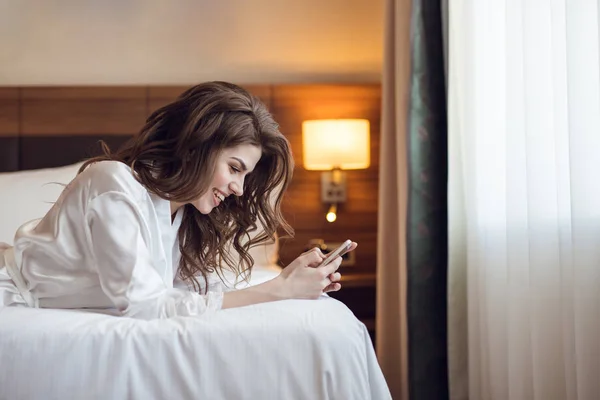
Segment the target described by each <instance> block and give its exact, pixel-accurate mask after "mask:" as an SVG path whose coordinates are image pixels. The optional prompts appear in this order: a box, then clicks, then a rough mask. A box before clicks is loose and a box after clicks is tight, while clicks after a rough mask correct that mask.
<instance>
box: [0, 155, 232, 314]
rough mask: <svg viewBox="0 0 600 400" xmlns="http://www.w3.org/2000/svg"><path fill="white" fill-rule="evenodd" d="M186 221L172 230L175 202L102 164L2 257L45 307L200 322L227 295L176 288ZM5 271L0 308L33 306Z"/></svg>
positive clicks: (117, 167)
mask: <svg viewBox="0 0 600 400" xmlns="http://www.w3.org/2000/svg"><path fill="white" fill-rule="evenodd" d="M182 214H183V208H182V209H180V210H179V211H178V212H177V214H176V216H175V219H174V221H173V223H171V209H170V203H169V201H167V200H163V199H161V198H160V197H158V196H156V195H154V194H152V193H150V192H148V190H146V189H145V188H144V187H143V186H142V185H141V184H140V183H139V182H138V181H137V180H136V179H135V178H134V176H133V175H132V172H131V170H130V168H129V167H128V166H126V165H125V164H123V163H120V162H116V161H103V162H99V163H95V164H93V165H91V166H89V167H88V168H86V169H85V170H84V171H83V172H82V173H81V174H79V175H78V176H77V177H76V178H75V179H74V180H73V181H72V182H71V183H70V184H69V185H68V186H67V187H66V188H65V190H64V191H63V193H62V194H61V196H60V197H59V199H58V200H57V202H56V203H55V204H54V206H53V207H52V208H51V209H50V211H49V212H48V214H46V216H44V218H42V219H41V220H35V221H31V222H29V223H26V224H24V225H23V226H22V227H21V228H19V230H18V231H17V233H16V235H15V240H14V248H13V249H8V250H5V251H4V252H6V251H12V252H13V254H14V268H16V270H17V271H20V273H21V275H22V277H23V278H24V281H25V282H26V286H27V289H28V291H29V293H31V295H32V297H33V298H34V299H35V302H36V303H37V304H39V307H47V308H112V307H115V308H116V309H118V310H119V311H120V312H121V314H122V315H124V316H129V317H134V318H141V319H154V318H169V317H173V316H177V315H188V316H190V315H201V314H205V313H207V312H211V311H215V310H218V309H220V308H221V306H222V301H223V287H222V285H221V283H220V281H219V280H215V279H213V280H212V284H210V285H209V291H208V293H207V294H206V295H200V294H198V293H195V292H193V291H191V290H189V289H187V288H186V286H185V284H183V285H181V283H182V282H180V281H178V279H177V271H178V265H179V259H180V252H179V243H178V240H177V230H178V228H179V226H180V224H181V219H182ZM7 254H8V253H7ZM2 255H3V251H2V249H0V258H2ZM11 256H12V254H11ZM4 258H6V259H8V257H4ZM11 258H12V257H11ZM3 264H4V263H0V267H1V268H0V306H1V305H5V306H7V305H25V304H27V302H26V301H25V298H24V297H23V296H22V293H21V292H20V291H19V290H18V289H17V287H16V286H15V282H14V281H13V280H11V279H10V276H9V273H8V272H9V271H7V267H6V266H4V267H2V266H3ZM12 271H13V272H14V270H12ZM13 277H14V273H13ZM200 282H202V280H200ZM27 296H28V295H27ZM27 296H26V297H27Z"/></svg>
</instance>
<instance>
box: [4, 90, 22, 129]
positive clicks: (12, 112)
mask: <svg viewBox="0 0 600 400" xmlns="http://www.w3.org/2000/svg"><path fill="white" fill-rule="evenodd" d="M18 133H19V89H18V88H0V136H12V137H16V136H17V135H18Z"/></svg>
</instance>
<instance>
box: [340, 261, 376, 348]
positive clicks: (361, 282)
mask: <svg viewBox="0 0 600 400" xmlns="http://www.w3.org/2000/svg"><path fill="white" fill-rule="evenodd" d="M341 283H342V289H341V290H340V291H339V292H330V293H329V296H331V297H333V298H334V299H337V300H339V301H341V302H342V303H344V304H345V305H346V306H347V307H348V308H349V309H350V310H351V311H352V312H353V313H354V315H355V316H356V318H358V319H359V320H360V321H361V322H362V323H363V324H365V326H366V327H367V330H368V331H369V335H370V336H371V341H372V342H373V346H375V311H376V307H377V304H376V301H377V294H376V277H375V274H374V273H354V274H353V273H351V272H344V271H343V270H342V281H341Z"/></svg>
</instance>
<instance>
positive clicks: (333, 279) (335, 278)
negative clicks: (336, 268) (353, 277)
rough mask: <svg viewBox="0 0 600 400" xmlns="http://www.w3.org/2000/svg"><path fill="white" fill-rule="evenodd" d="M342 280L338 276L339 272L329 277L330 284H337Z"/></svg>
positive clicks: (340, 275) (339, 275) (340, 276)
mask: <svg viewBox="0 0 600 400" xmlns="http://www.w3.org/2000/svg"><path fill="white" fill-rule="evenodd" d="M341 279H342V274H340V273H339V272H334V273H333V274H331V275H329V280H330V281H331V282H339V281H340V280H341Z"/></svg>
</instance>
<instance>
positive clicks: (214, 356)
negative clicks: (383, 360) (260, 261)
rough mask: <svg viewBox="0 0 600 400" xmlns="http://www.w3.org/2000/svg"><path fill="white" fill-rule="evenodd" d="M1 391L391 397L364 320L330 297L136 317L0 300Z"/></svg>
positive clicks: (72, 395) (17, 394) (92, 395)
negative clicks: (5, 304) (206, 312)
mask: <svg viewBox="0 0 600 400" xmlns="http://www.w3.org/2000/svg"><path fill="white" fill-rule="evenodd" d="M0 355H1V356H0V399H3V400H4V399H111V400H117V399H235V400H238V399H253V400H254V399H278V400H279V399H281V400H293V399H310V400H316V399H341V400H352V399H361V400H365V399H377V400H379V399H389V398H391V397H390V394H389V391H388V389H387V386H386V383H385V381H384V378H383V376H382V374H381V370H380V368H379V365H378V364H377V360H376V359H375V354H374V351H373V346H372V344H371V340H370V338H369V335H368V333H367V330H366V328H365V326H364V325H363V324H362V323H360V322H359V321H358V320H357V319H356V318H355V317H354V315H353V314H352V313H351V312H350V310H348V308H347V307H346V306H345V305H343V304H342V303H340V302H338V301H337V300H335V299H332V298H329V297H323V298H321V299H320V300H316V301H310V300H307V301H302V300H289V301H280V302H273V303H265V304H259V305H253V306H248V307H242V308H236V309H228V310H221V311H219V312H217V313H215V314H214V315H212V316H207V317H201V318H191V317H178V318H173V319H167V320H152V321H143V320H135V319H129V318H122V317H116V316H112V315H106V314H100V313H94V312H86V311H75V310H50V309H30V308H20V307H4V308H2V309H0Z"/></svg>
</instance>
